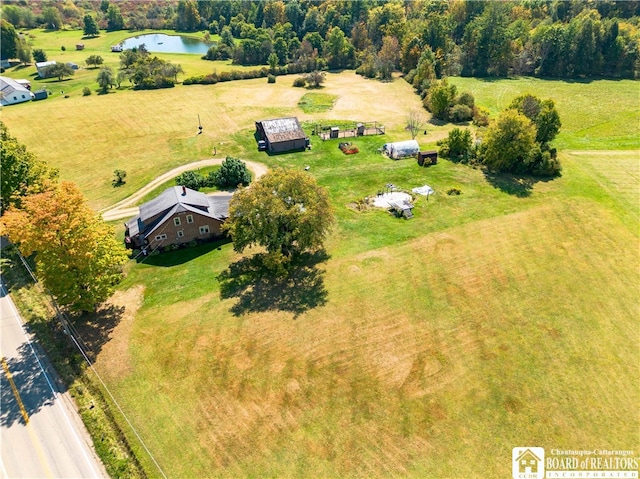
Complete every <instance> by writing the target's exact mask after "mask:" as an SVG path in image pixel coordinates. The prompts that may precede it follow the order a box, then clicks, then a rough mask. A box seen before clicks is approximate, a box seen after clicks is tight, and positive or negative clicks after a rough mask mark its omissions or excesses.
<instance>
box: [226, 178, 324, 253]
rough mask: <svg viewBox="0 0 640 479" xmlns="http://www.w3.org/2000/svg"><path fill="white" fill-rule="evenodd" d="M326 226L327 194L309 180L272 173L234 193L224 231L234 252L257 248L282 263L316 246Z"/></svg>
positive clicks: (313, 181)
mask: <svg viewBox="0 0 640 479" xmlns="http://www.w3.org/2000/svg"><path fill="white" fill-rule="evenodd" d="M332 223H333V210H332V208H331V205H330V203H329V197H328V195H327V192H326V190H325V189H324V188H322V187H321V186H319V185H318V184H317V183H316V181H315V179H314V178H313V177H312V176H310V175H309V174H307V173H305V172H301V171H296V170H285V169H276V170H272V171H270V172H269V173H267V174H266V175H264V176H263V177H262V178H260V179H259V180H258V181H256V182H255V183H254V184H253V185H252V186H251V187H249V188H244V189H241V190H239V191H237V192H236V193H235V195H234V196H233V198H232V199H231V202H230V204H229V219H228V220H227V222H226V223H225V225H224V228H225V230H226V231H228V232H229V234H230V235H231V237H232V238H233V247H234V249H235V250H236V251H238V252H242V251H244V250H245V248H247V247H249V246H253V245H257V246H262V247H264V248H265V249H266V250H267V252H268V253H269V254H270V255H272V256H274V257H280V258H285V259H286V258H289V257H291V256H292V255H294V254H297V253H300V252H303V251H305V250H310V249H315V248H319V247H321V246H322V244H323V240H324V238H325V236H326V235H327V233H328V231H329V229H330V227H331V224H332Z"/></svg>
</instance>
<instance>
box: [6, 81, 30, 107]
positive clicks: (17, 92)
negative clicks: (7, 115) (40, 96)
mask: <svg viewBox="0 0 640 479" xmlns="http://www.w3.org/2000/svg"><path fill="white" fill-rule="evenodd" d="M34 96H35V95H34V94H33V93H31V92H30V91H29V89H28V88H26V87H25V86H23V85H21V84H20V83H18V82H17V81H15V80H14V79H13V78H9V77H0V105H2V106H7V105H15V104H16V103H22V102H25V101H31V99H32V98H34Z"/></svg>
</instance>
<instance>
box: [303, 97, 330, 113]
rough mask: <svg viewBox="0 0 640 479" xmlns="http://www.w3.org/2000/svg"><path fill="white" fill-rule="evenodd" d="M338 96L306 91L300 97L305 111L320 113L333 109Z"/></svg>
mask: <svg viewBox="0 0 640 479" xmlns="http://www.w3.org/2000/svg"><path fill="white" fill-rule="evenodd" d="M337 99H338V98H337V97H336V96H335V95H328V94H326V93H312V92H311V93H305V94H304V96H303V97H302V98H301V99H300V103H298V105H299V106H300V109H301V110H302V111H303V112H305V113H319V112H323V111H328V110H331V108H332V107H333V104H334V103H335V102H336V100H337Z"/></svg>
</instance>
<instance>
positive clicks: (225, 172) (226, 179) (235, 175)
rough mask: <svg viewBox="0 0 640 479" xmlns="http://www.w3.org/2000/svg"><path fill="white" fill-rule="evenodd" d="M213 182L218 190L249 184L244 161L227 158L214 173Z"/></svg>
mask: <svg viewBox="0 0 640 479" xmlns="http://www.w3.org/2000/svg"><path fill="white" fill-rule="evenodd" d="M214 181H215V185H216V186H217V187H218V188H235V187H236V186H238V185H244V186H247V185H248V184H249V183H251V173H250V172H249V170H248V169H247V165H246V164H245V162H244V161H241V160H238V159H236V158H231V157H229V156H227V158H226V159H225V160H224V161H223V162H222V165H221V166H220V169H219V170H218V171H216V172H215V173H214Z"/></svg>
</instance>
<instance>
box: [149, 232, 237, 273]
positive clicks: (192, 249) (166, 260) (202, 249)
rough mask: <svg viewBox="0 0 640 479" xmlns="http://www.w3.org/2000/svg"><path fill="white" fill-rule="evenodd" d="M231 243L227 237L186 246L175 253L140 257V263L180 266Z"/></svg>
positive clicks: (168, 252) (169, 252)
mask: <svg viewBox="0 0 640 479" xmlns="http://www.w3.org/2000/svg"><path fill="white" fill-rule="evenodd" d="M227 243H231V238H230V237H226V238H223V239H219V240H217V241H210V242H207V243H201V244H198V245H196V246H185V247H184V248H180V249H177V250H175V251H166V252H163V253H160V254H157V255H155V256H139V257H138V258H137V261H138V263H145V264H150V265H153V266H164V267H166V268H169V267H171V266H178V265H180V264H184V263H187V262H189V261H191V260H193V259H196V258H198V257H200V256H202V255H205V254H207V253H209V252H211V251H213V250H216V249H218V250H219V249H220V248H221V247H222V246H223V245H225V244H227Z"/></svg>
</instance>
